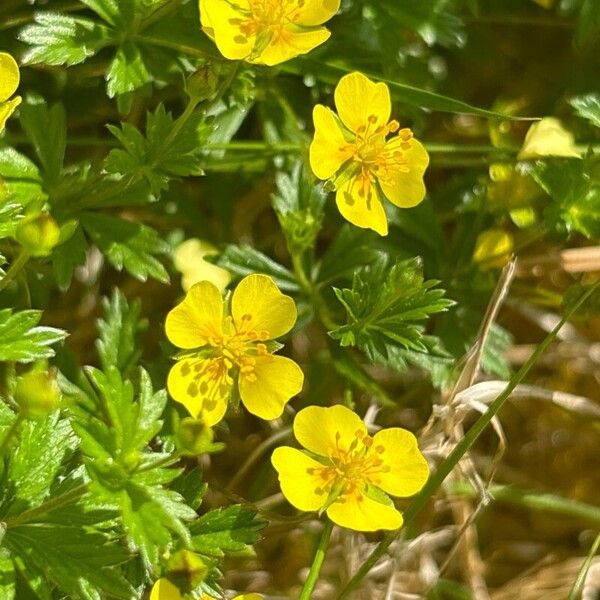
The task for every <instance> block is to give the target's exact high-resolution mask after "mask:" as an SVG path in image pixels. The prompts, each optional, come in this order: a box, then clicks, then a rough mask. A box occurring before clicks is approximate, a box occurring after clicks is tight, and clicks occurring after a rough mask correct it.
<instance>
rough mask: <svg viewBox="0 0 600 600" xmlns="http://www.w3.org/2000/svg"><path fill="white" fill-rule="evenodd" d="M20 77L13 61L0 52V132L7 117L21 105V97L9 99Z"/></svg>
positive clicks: (17, 85)
mask: <svg viewBox="0 0 600 600" xmlns="http://www.w3.org/2000/svg"><path fill="white" fill-rule="evenodd" d="M20 79H21V76H20V74H19V66H18V65H17V63H16V61H15V59H14V58H13V57H12V56H11V55H10V54H7V53H6V52H0V131H2V130H3V129H4V125H6V121H7V120H8V117H10V115H12V114H13V112H14V110H15V108H17V106H19V104H21V97H20V96H15V97H14V98H13V99H12V100H11V99H10V97H11V96H12V95H13V94H14V93H15V92H16V91H17V88H18V87H19V81H20Z"/></svg>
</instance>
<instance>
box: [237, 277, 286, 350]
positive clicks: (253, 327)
mask: <svg viewBox="0 0 600 600" xmlns="http://www.w3.org/2000/svg"><path fill="white" fill-rule="evenodd" d="M231 315H232V317H233V322H234V323H235V327H236V330H237V331H238V332H241V331H257V332H259V331H262V332H266V333H268V337H267V338H266V339H269V340H273V339H275V338H278V337H280V336H282V335H283V334H285V333H287V332H288V331H289V330H290V329H291V328H292V327H293V326H294V323H295V322H296V318H297V316H298V313H297V311H296V304H295V303H294V301H293V300H292V298H290V297H289V296H286V295H285V294H282V293H281V292H280V291H279V288H278V287H277V285H276V284H275V282H274V281H273V280H272V279H271V278H270V277H269V276H268V275H248V276H247V277H244V279H242V280H241V281H240V283H239V284H238V286H237V287H236V288H235V291H234V292H233V296H232V298H231Z"/></svg>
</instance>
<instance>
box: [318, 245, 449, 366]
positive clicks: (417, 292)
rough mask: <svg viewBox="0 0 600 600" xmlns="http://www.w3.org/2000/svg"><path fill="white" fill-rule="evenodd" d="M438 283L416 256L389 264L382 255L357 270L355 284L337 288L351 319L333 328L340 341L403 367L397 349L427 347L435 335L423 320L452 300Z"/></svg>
mask: <svg viewBox="0 0 600 600" xmlns="http://www.w3.org/2000/svg"><path fill="white" fill-rule="evenodd" d="M437 283H438V282H437V281H424V280H423V275H422V267H421V264H420V262H419V260H417V259H413V260H407V261H402V262H399V263H396V264H392V265H391V266H389V264H388V259H387V257H385V256H381V257H380V258H379V260H377V261H376V262H375V263H373V264H372V265H370V266H368V267H364V268H363V269H361V270H359V271H358V272H357V273H356V274H355V276H354V278H353V281H352V288H350V289H348V288H343V289H339V288H334V291H335V295H336V297H337V299H338V300H339V301H340V302H341V303H342V305H343V306H344V308H345V309H346V313H347V323H346V325H343V326H341V327H338V328H337V329H335V330H333V331H330V332H329V334H330V335H331V337H333V338H334V339H336V340H339V341H340V345H341V346H358V347H359V348H360V349H361V350H363V352H365V354H366V355H367V356H368V358H369V359H371V360H374V361H376V362H378V363H381V364H389V365H391V366H394V367H395V368H398V369H400V370H403V368H404V365H403V364H402V362H403V361H402V358H401V357H402V353H401V352H400V353H398V350H401V349H406V350H412V351H415V352H428V351H429V349H430V348H431V346H432V345H431V340H430V339H429V338H428V337H427V336H425V335H424V328H423V326H422V325H421V324H420V322H421V321H425V320H426V319H427V318H428V317H429V315H432V314H435V313H440V312H444V311H446V310H447V309H448V308H449V307H450V306H452V305H453V302H452V301H451V300H448V299H446V298H444V293H445V292H444V291H443V290H440V289H433V288H434V287H435V286H436V285H437Z"/></svg>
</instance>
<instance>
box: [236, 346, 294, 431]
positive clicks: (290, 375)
mask: <svg viewBox="0 0 600 600" xmlns="http://www.w3.org/2000/svg"><path fill="white" fill-rule="evenodd" d="M255 359H256V363H255V364H254V376H255V380H254V381H252V379H254V377H246V376H244V375H242V374H240V377H239V379H238V386H239V390H240V398H241V399H242V402H243V403H244V406H245V407H246V408H247V409H248V411H249V412H251V413H252V414H253V415H256V416H257V417H260V418H261V419H276V418H277V417H280V416H281V413H282V412H283V408H284V406H285V405H286V404H287V403H288V402H289V401H290V399H291V398H292V397H293V396H295V395H296V394H299V393H300V391H301V390H302V385H303V383H304V373H302V369H301V368H300V367H299V366H298V365H297V364H296V363H295V362H294V361H293V360H291V359H289V358H286V357H285V356H274V355H272V354H267V355H264V356H260V355H259V356H256V357H255Z"/></svg>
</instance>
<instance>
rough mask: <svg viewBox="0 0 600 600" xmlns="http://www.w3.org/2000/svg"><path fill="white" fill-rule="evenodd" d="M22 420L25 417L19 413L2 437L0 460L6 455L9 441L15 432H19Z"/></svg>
mask: <svg viewBox="0 0 600 600" xmlns="http://www.w3.org/2000/svg"><path fill="white" fill-rule="evenodd" d="M24 419H25V417H24V416H23V413H22V412H20V413H18V414H17V416H16V418H15V420H14V421H13V422H12V424H11V426H10V427H9V429H8V431H7V432H6V434H5V436H4V439H3V440H2V444H1V445H0V458H2V457H3V456H4V455H5V454H6V451H7V450H8V446H9V444H10V441H11V440H12V438H13V437H14V436H15V433H17V431H18V430H19V427H20V426H21V423H22V422H23V420H24Z"/></svg>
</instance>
